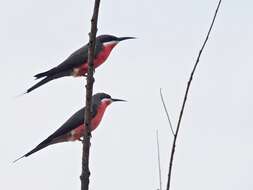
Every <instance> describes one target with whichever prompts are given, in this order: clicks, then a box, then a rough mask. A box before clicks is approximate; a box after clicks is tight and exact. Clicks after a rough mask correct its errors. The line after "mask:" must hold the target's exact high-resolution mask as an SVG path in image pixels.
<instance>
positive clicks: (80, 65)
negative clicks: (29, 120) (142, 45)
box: [24, 34, 135, 94]
mask: <svg viewBox="0 0 253 190" xmlns="http://www.w3.org/2000/svg"><path fill="white" fill-rule="evenodd" d="M129 39H135V37H116V36H113V35H107V34H104V35H100V36H98V37H96V44H95V58H94V68H97V67H98V66H100V65H101V64H103V63H104V62H105V61H106V59H107V58H108V57H109V55H110V53H111V51H112V49H113V48H114V47H115V46H116V45H117V44H118V43H119V42H121V41H123V40H129ZM88 47H89V45H88V43H87V44H86V45H84V46H82V47H81V48H80V49H78V50H76V51H75V52H74V53H72V54H71V55H70V56H69V57H68V58H67V59H65V60H64V61H63V62H62V63H60V64H59V65H58V66H56V67H53V68H52V69H50V70H47V71H45V72H42V73H38V74H36V75H34V77H35V79H36V80H37V79H42V78H43V79H42V80H41V81H39V82H38V83H36V84H35V85H33V86H32V87H30V88H29V89H27V90H26V92H25V93H24V94H27V93H30V92H31V91H33V90H35V89H36V88H38V87H40V86H41V85H44V84H45V83H47V82H49V81H52V80H54V79H58V78H61V77H66V76H73V77H80V76H86V73H87V72H88Z"/></svg>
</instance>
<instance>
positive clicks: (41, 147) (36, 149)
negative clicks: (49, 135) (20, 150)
mask: <svg viewBox="0 0 253 190" xmlns="http://www.w3.org/2000/svg"><path fill="white" fill-rule="evenodd" d="M50 144H51V140H50V139H46V140H44V141H43V142H41V143H40V144H39V145H38V146H36V147H35V148H34V149H32V150H31V151H30V152H28V153H26V154H25V155H23V156H21V157H19V158H18V159H16V160H14V161H13V163H15V162H17V161H18V160H20V159H21V158H24V157H28V156H30V155H31V154H33V153H35V152H37V151H39V150H41V149H43V148H45V147H47V146H48V145H50Z"/></svg>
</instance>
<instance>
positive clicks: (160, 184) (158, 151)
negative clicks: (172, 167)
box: [156, 130, 162, 190]
mask: <svg viewBox="0 0 253 190" xmlns="http://www.w3.org/2000/svg"><path fill="white" fill-rule="evenodd" d="M156 145H157V161H158V174H159V190H162V175H161V173H162V172H161V160H160V145H159V136H158V130H156Z"/></svg>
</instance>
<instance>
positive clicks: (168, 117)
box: [160, 88, 175, 136]
mask: <svg viewBox="0 0 253 190" xmlns="http://www.w3.org/2000/svg"><path fill="white" fill-rule="evenodd" d="M160 96H161V100H162V103H163V108H164V111H165V113H166V116H167V119H168V121H169V124H170V129H171V132H172V134H173V136H175V132H174V130H173V127H172V124H171V120H170V115H169V112H168V110H167V107H166V105H165V102H164V99H163V93H162V89H161V88H160Z"/></svg>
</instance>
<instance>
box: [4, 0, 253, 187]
mask: <svg viewBox="0 0 253 190" xmlns="http://www.w3.org/2000/svg"><path fill="white" fill-rule="evenodd" d="M93 3H94V2H93V1H87V0H76V1H67V0H53V1H52V0H44V1H32V0H23V1H17V0H9V1H3V0H2V1H1V6H0V23H1V30H0V34H1V35H0V51H1V61H0V65H1V80H0V85H1V95H0V96H1V98H0V105H1V109H0V110H1V119H0V121H1V140H0V147H1V162H0V189H10V190H12V189H17V188H18V189H37V190H42V189H47V190H56V189H62V190H65V189H66V190H67V189H68V190H69V189H80V180H79V176H80V173H81V149H82V147H81V143H79V142H75V143H63V144H59V145H55V146H51V147H48V148H46V149H44V150H42V151H40V152H38V153H36V154H34V155H32V156H31V157H29V158H25V159H23V160H20V161H19V162H18V163H16V164H12V161H13V160H14V159H16V158H17V157H18V156H21V155H22V154H24V153H26V152H27V151H29V150H30V149H31V148H33V147H34V146H36V145H37V144H38V143H39V142H41V141H42V140H43V139H44V138H46V137H47V136H48V135H50V134H51V133H52V132H54V131H55V130H56V129H57V128H58V127H59V126H60V125H61V124H62V123H63V122H64V121H65V120H66V119H68V118H69V116H70V115H72V114H73V113H74V112H75V111H77V110H78V109H79V108H81V107H82V106H83V105H84V96H85V90H84V84H85V80H84V79H81V78H79V79H75V78H64V79H59V80H57V81H54V82H51V83H49V84H47V85H45V86H43V87H41V88H39V89H37V90H36V91H34V92H33V93H31V94H29V95H25V96H23V97H19V98H15V96H16V95H18V94H20V93H22V92H23V91H25V90H26V89H27V88H28V87H30V85H32V84H34V82H35V81H34V80H33V77H32V76H33V75H34V74H37V73H39V72H41V71H44V70H47V69H49V68H51V67H53V66H56V65H57V64H59V63H60V62H61V61H63V60H64V59H65V58H66V57H67V56H68V55H69V54H70V53H72V52H73V51H74V50H76V49H77V48H79V47H80V46H82V45H83V44H84V43H86V42H87V41H88V32H89V30H90V17H91V14H92V9H93ZM216 5H217V1H216V0H190V1H189V0H188V1H186V0H185V1H165V0H162V1H154V0H153V1H151V0H146V1H136V0H128V1H123V0H117V1H114V0H107V1H102V2H101V9H100V15H99V26H98V28H99V31H98V34H114V35H117V36H136V37H138V40H131V41H130V40H129V41H124V42H122V43H120V44H119V45H118V46H117V47H116V48H115V49H114V50H113V52H112V54H111V56H110V57H109V59H108V60H107V61H106V63H105V64H104V65H103V66H101V67H100V68H99V69H98V70H97V71H96V73H95V77H96V83H95V86H94V91H95V92H106V93H109V94H111V95H112V96H113V97H115V98H122V99H127V100H128V102H127V103H115V104H113V105H111V106H110V107H109V108H108V109H107V111H106V113H105V117H104V119H103V121H102V122H101V124H100V127H99V128H98V129H97V130H96V131H95V132H94V133H93V138H92V146H91V157H90V160H91V161H90V162H91V164H90V167H91V173H92V175H91V184H90V185H91V189H96V190H101V189H122V190H128V189H150V190H154V189H156V188H157V187H158V173H157V157H156V141H155V130H156V129H159V134H160V144H161V147H160V149H161V165H162V177H163V185H164V187H165V185H166V182H167V173H168V161H169V152H170V147H171V142H172V136H171V134H170V130H169V126H168V123H167V120H166V117H165V114H164V111H163V109H162V105H161V101H160V98H159V88H160V87H162V88H163V92H164V96H165V99H166V104H167V106H168V110H169V112H170V114H171V117H172V121H173V124H174V126H175V124H176V121H177V118H178V114H179V110H180V108H181V104H182V98H183V95H184V91H185V87H186V83H187V80H188V78H189V74H190V71H191V69H192V66H193V63H194V62H195V59H196V57H197V53H198V51H199V49H200V47H201V45H202V43H203V40H204V37H205V35H206V33H207V30H208V27H209V25H210V22H211V19H212V17H213V14H214V11H215V8H216ZM252 6H253V3H252V1H250V0H246V1H243V2H242V1H235V0H230V1H224V2H223V3H222V5H221V8H220V12H219V14H218V17H217V20H216V23H215V25H214V29H213V32H212V34H211V37H210V39H209V42H208V44H207V47H206V49H205V51H204V52H203V55H202V57H201V60H200V65H199V67H198V69H197V72H196V75H195V77H194V81H193V84H192V88H191V90H190V96H189V99H188V103H187V106H186V110H185V115H184V118H183V122H182V128H181V131H180V134H179V139H178V143H177V149H176V155H175V162H174V170H173V179H172V189H177V190H184V189H205V190H213V189H216V190H224V189H230V190H237V189H244V190H252V188H253V181H252V175H253V172H252V170H253V164H252V163H253V162H252V161H253V153H252V143H253V139H252V133H253V129H252V111H253V110H252V109H253V108H252V105H253V103H252V95H253V90H252V82H253V76H252V69H253V67H252V60H253V53H252V42H253V38H252V33H253V27H252V16H253V12H252Z"/></svg>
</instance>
